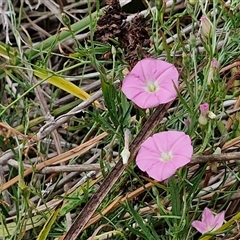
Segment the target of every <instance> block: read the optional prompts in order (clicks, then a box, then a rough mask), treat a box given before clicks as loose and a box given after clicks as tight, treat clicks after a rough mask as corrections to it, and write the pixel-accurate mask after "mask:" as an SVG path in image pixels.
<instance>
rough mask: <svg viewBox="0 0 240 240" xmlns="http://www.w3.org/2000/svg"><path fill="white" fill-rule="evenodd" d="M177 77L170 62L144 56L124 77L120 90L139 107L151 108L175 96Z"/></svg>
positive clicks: (169, 100)
mask: <svg viewBox="0 0 240 240" xmlns="http://www.w3.org/2000/svg"><path fill="white" fill-rule="evenodd" d="M178 77H179V74H178V71H177V69H176V68H175V67H174V66H173V65H172V64H170V63H168V62H165V61H162V60H158V59H153V58H145V59H143V60H141V61H139V62H138V63H137V64H136V65H135V67H134V68H133V69H132V71H131V72H130V73H129V74H128V75H127V76H126V77H125V79H124V80H123V84H122V91H123V93H124V94H125V95H126V97H127V98H128V99H130V100H132V101H133V102H134V103H135V104H136V105H137V106H139V107H140V108H143V109H146V108H153V107H157V106H158V105H160V104H164V103H168V102H171V101H172V100H174V99H175V98H176V97H177V92H176V90H175V87H176V88H177V87H178ZM174 85H175V86H174Z"/></svg>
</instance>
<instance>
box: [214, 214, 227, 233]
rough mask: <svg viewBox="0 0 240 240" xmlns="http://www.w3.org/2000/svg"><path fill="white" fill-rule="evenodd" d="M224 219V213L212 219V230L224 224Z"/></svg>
mask: <svg viewBox="0 0 240 240" xmlns="http://www.w3.org/2000/svg"><path fill="white" fill-rule="evenodd" d="M224 217H225V212H224V211H223V212H220V213H219V214H217V215H216V216H215V217H214V226H215V228H214V229H218V228H220V227H221V226H222V225H223V222H224Z"/></svg>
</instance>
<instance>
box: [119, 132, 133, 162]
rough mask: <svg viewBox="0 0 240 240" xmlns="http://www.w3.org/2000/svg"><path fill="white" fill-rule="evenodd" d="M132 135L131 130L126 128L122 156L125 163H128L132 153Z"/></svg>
mask: <svg viewBox="0 0 240 240" xmlns="http://www.w3.org/2000/svg"><path fill="white" fill-rule="evenodd" d="M130 137H131V132H130V131H129V130H128V129H126V130H125V131H124V149H123V150H122V152H121V157H122V161H123V164H124V165H126V164H127V163H128V159H129V157H130V155H131V154H130V152H129V142H130Z"/></svg>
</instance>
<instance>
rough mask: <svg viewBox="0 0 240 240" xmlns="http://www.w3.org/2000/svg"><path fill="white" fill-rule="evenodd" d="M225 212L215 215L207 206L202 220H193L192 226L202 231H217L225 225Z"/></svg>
mask: <svg viewBox="0 0 240 240" xmlns="http://www.w3.org/2000/svg"><path fill="white" fill-rule="evenodd" d="M224 215H225V212H224V211H223V212H220V213H219V214H217V215H216V216H214V215H213V214H212V212H211V210H210V209H209V208H207V207H206V208H205V209H204V210H203V214H202V221H193V222H192V226H193V227H194V228H196V229H197V230H198V231H199V232H200V233H202V234H204V233H207V232H211V231H215V230H217V229H218V228H220V227H221V226H222V225H223V222H224Z"/></svg>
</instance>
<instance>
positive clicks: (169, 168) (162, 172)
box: [146, 162, 177, 181]
mask: <svg viewBox="0 0 240 240" xmlns="http://www.w3.org/2000/svg"><path fill="white" fill-rule="evenodd" d="M176 170H177V169H176V168H175V167H174V166H173V165H171V164H170V162H168V163H164V162H158V163H157V164H155V165H154V166H153V167H152V168H149V169H148V171H146V172H147V174H148V175H149V176H150V177H152V178H153V179H155V180H157V181H163V180H165V179H168V178H170V177H171V176H173V175H174V174H175V172H176Z"/></svg>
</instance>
